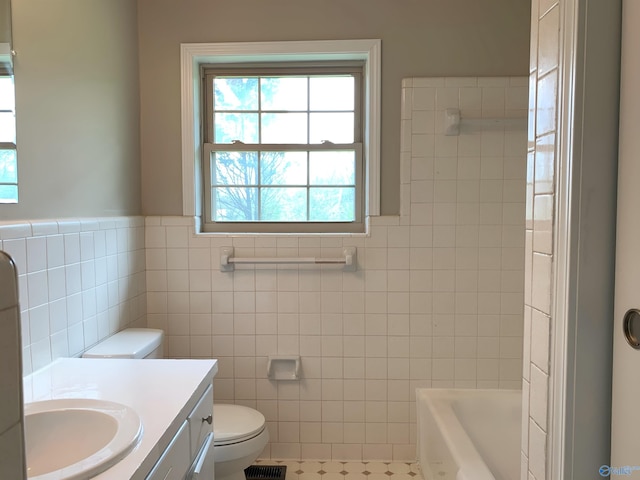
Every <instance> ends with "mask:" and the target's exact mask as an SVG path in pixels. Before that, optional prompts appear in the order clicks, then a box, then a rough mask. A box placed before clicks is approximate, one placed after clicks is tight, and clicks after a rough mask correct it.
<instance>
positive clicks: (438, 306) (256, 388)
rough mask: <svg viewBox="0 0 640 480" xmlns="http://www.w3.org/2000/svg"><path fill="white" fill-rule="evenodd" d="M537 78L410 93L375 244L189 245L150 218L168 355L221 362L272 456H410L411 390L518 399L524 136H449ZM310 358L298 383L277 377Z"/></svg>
mask: <svg viewBox="0 0 640 480" xmlns="http://www.w3.org/2000/svg"><path fill="white" fill-rule="evenodd" d="M527 81H528V79H526V78H459V79H458V78H416V79H408V80H405V82H404V84H403V89H402V99H403V110H402V136H403V139H404V140H403V147H402V152H401V154H400V160H401V179H402V192H401V195H402V203H401V205H402V206H401V208H402V212H401V213H402V214H401V215H400V216H397V217H377V218H373V219H371V228H370V235H368V236H358V235H352V236H259V235H255V236H235V237H234V236H223V235H214V236H212V235H209V236H206V235H197V236H196V235H194V227H193V220H192V219H189V218H177V217H148V218H146V229H145V231H146V238H145V245H146V270H147V282H146V284H147V302H148V303H147V308H148V324H149V326H151V327H157V328H162V329H164V330H165V331H166V332H167V343H168V353H169V356H171V357H194V358H197V357H211V356H213V357H215V358H218V359H219V361H220V364H219V366H220V369H219V373H218V376H217V378H216V380H215V397H216V400H217V401H225V402H235V403H239V404H245V405H249V406H252V407H255V408H257V409H259V410H260V411H261V412H263V413H264V415H265V417H266V418H267V423H268V427H269V431H270V435H271V443H270V445H269V447H268V448H267V450H266V451H265V452H264V456H265V457H272V458H294V459H299V458H321V459H329V458H332V459H335V460H341V459H343V460H363V459H365V460H374V459H377V460H392V459H393V460H402V461H405V460H412V459H413V458H414V457H415V436H416V432H415V408H414V398H413V391H414V389H415V388H416V387H423V386H427V387H429V386H433V387H454V386H455V387H471V388H476V387H478V388H480V387H488V388H498V387H506V388H513V387H515V388H519V387H520V385H521V372H522V334H523V300H524V293H523V292H524V280H523V278H524V247H525V236H524V228H525V215H524V213H525V208H524V206H525V185H526V182H525V178H526V168H525V165H526V131H524V130H522V131H519V130H512V129H508V128H507V129H504V128H500V129H492V130H491V131H465V132H464V133H463V134H462V135H460V136H458V137H447V136H445V135H443V134H442V131H443V127H442V117H443V115H444V113H443V109H445V108H448V107H451V106H458V107H462V109H463V115H468V116H477V117H480V116H485V117H486V116H491V117H494V116H499V117H504V116H523V115H526V98H527V95H528V86H527ZM226 245H233V246H234V247H235V249H236V250H235V251H236V254H237V255H238V256H272V255H279V256H297V255H299V256H339V255H340V252H341V248H342V247H343V246H356V247H358V270H357V271H356V272H353V273H352V272H342V271H341V270H340V269H336V268H335V267H323V268H317V267H313V266H311V267H310V266H300V267H296V266H278V267H273V266H260V267H251V266H243V267H237V268H236V271H235V272H220V271H219V248H220V247H221V246H226ZM278 353H279V354H300V355H301V356H302V370H303V373H302V379H301V380H300V381H299V382H274V381H269V380H268V379H267V378H266V362H267V356H268V355H272V354H278Z"/></svg>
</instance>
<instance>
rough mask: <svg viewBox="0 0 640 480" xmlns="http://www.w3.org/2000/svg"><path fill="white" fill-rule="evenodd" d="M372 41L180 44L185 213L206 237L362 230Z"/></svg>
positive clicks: (368, 207) (371, 111)
mask: <svg viewBox="0 0 640 480" xmlns="http://www.w3.org/2000/svg"><path fill="white" fill-rule="evenodd" d="M379 48H380V42H379V40H352V41H319V42H269V43H237V44H183V45H182V46H181V61H182V107H183V109H182V126H183V136H182V138H183V192H184V195H183V199H184V203H183V212H184V214H185V215H187V216H196V217H197V218H199V219H200V220H201V222H200V227H199V231H205V232H207V231H208V232H229V233H244V232H246V233H251V232H290V233H307V232H329V233H353V232H364V231H365V225H366V217H367V216H368V215H377V214H378V212H379V139H378V138H379V135H378V131H379V126H378V125H379V83H380V79H379V75H380V63H379Z"/></svg>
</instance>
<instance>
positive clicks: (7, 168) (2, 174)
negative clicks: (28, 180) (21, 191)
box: [0, 150, 18, 183]
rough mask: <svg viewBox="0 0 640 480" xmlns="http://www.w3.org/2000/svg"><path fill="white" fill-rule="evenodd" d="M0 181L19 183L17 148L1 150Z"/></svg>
mask: <svg viewBox="0 0 640 480" xmlns="http://www.w3.org/2000/svg"><path fill="white" fill-rule="evenodd" d="M0 183H18V161H17V157H16V151H15V150H0Z"/></svg>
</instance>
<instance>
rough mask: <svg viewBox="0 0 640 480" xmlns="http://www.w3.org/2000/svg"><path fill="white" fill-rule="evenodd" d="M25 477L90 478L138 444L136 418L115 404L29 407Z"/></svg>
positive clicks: (85, 402) (81, 402)
mask: <svg viewBox="0 0 640 480" xmlns="http://www.w3.org/2000/svg"><path fill="white" fill-rule="evenodd" d="M24 414H25V447H26V457H27V476H28V478H29V479H32V480H78V479H86V478H90V477H92V476H94V475H97V474H98V473H100V472H103V471H105V470H106V469H108V468H110V467H111V466H113V465H114V464H116V463H117V462H119V461H120V460H122V458H124V457H125V456H126V455H127V454H128V453H129V452H130V451H131V450H132V449H133V448H134V447H135V446H136V444H137V443H138V441H139V440H140V437H141V435H142V424H141V422H140V417H139V416H138V414H137V413H136V412H135V411H134V410H132V409H131V408H129V407H127V406H126V405H122V404H119V403H115V402H109V401H105V400H94V399H78V398H69V399H59V400H45V401H42V402H33V403H28V404H25V406H24Z"/></svg>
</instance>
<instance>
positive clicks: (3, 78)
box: [0, 0, 18, 203]
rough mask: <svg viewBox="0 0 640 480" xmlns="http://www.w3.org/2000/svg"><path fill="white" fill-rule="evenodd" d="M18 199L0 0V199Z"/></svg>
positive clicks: (7, 21)
mask: <svg viewBox="0 0 640 480" xmlns="http://www.w3.org/2000/svg"><path fill="white" fill-rule="evenodd" d="M17 202H18V156H17V149H16V101H15V88H14V81H13V45H12V36H11V0H0V203H17Z"/></svg>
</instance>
